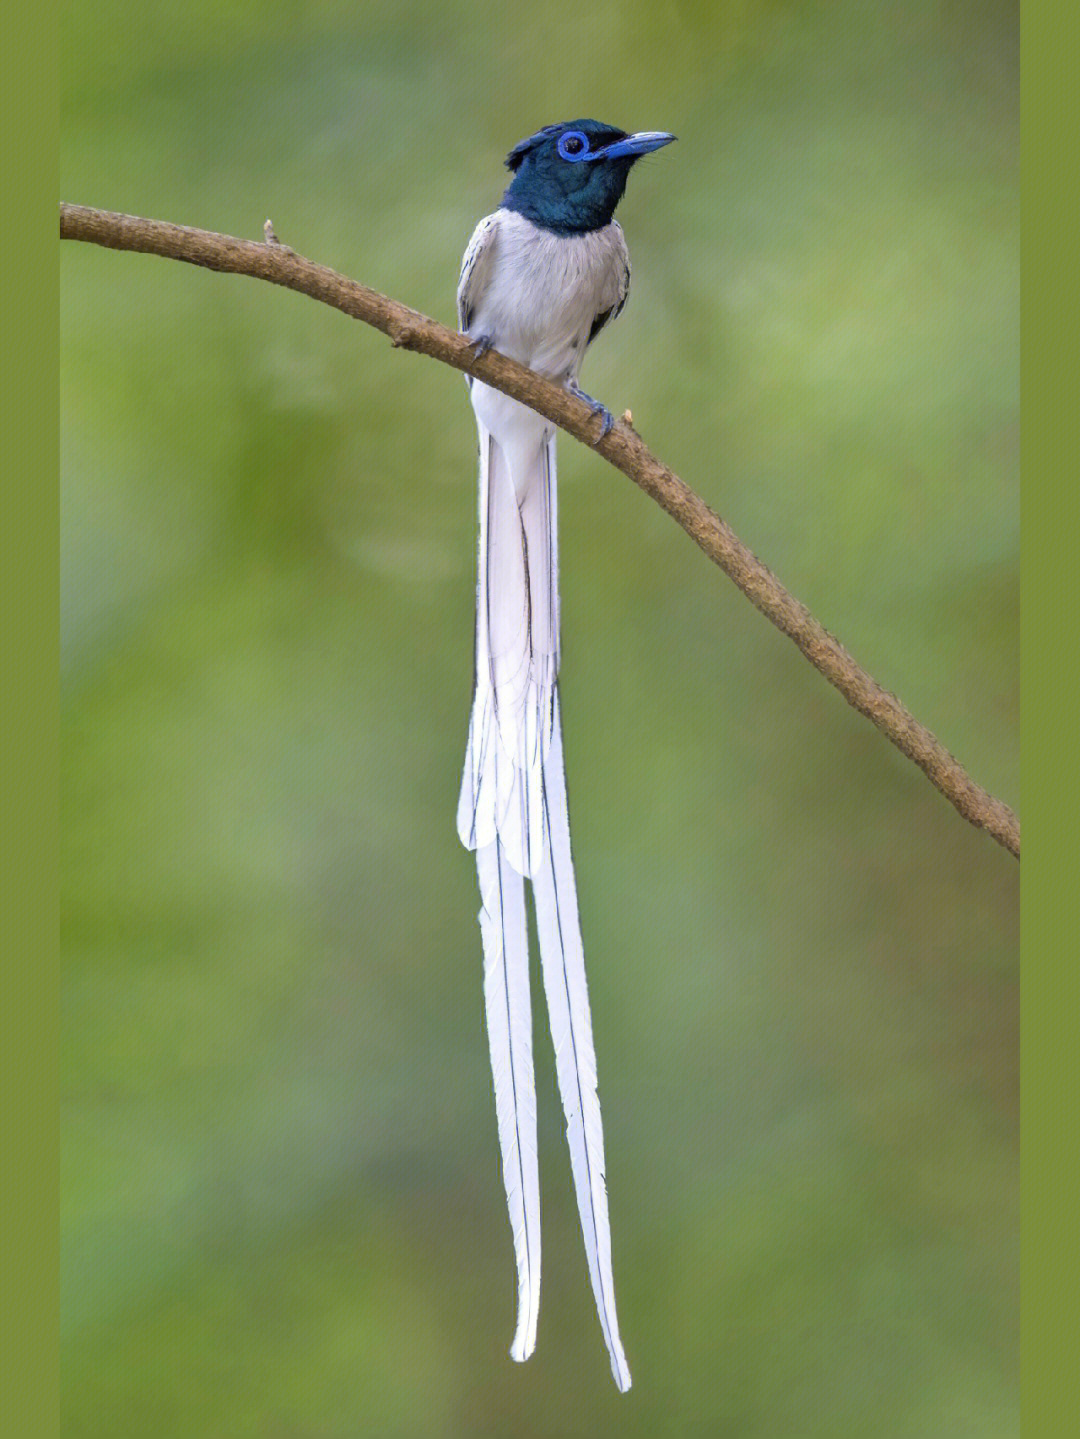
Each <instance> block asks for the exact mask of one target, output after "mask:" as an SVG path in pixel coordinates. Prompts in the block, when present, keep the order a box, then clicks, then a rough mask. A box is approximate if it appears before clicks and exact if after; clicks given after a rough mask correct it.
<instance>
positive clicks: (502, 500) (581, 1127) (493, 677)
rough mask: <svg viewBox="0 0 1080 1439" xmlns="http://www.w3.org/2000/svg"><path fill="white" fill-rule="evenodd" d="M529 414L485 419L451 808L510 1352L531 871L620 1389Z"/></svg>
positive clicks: (525, 1287)
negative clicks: (474, 972)
mask: <svg viewBox="0 0 1080 1439" xmlns="http://www.w3.org/2000/svg"><path fill="white" fill-rule="evenodd" d="M475 390H476V387H475V386H474V407H475V405H476V394H475ZM520 408H521V407H516V409H520ZM515 413H516V411H515ZM521 413H522V416H525V419H524V420H521V421H520V423H519V425H518V428H517V429H516V430H515V429H514V428H513V426H508V427H507V429H506V432H505V433H504V432H503V431H502V430H501V431H500V434H502V436H503V439H504V441H505V442H506V444H505V447H504V445H501V444H500V443H499V442H498V441H497V440H496V439H495V438H494V436H493V435H492V434H491V433H490V432H489V431H488V430H487V429H486V428H485V426H484V424H483V422H482V421H480V420H479V419H478V428H479V433H480V538H479V553H478V561H479V563H478V582H477V596H476V598H477V614H476V686H475V694H474V698H473V709H472V716H471V719H470V723H469V742H468V749H467V752H466V759H465V772H464V775H463V776H462V782H461V795H460V799H459V801H458V814H457V823H458V833H459V834H460V836H461V839H462V842H463V843H464V844H465V845H466V846H467V847H468V848H469V849H475V850H476V862H477V869H478V873H479V877H480V889H481V895H482V898H483V908H482V910H481V913H480V924H481V928H482V931H483V941H484V992H485V999H486V1006H487V1020H488V1035H489V1040H490V1044H491V1060H492V1069H493V1072H494V1076H495V1094H496V1106H497V1109H498V1119H499V1140H500V1145H501V1148H502V1157H503V1179H504V1182H505V1186H506V1197H507V1204H508V1206H509V1209H510V1220H511V1225H512V1228H513V1231H514V1248H515V1254H516V1257H517V1267H518V1328H517V1333H516V1334H515V1336H514V1344H513V1347H512V1349H511V1351H510V1352H511V1354H512V1355H513V1357H514V1358H515V1359H525V1358H527V1357H528V1355H529V1354H530V1353H531V1352H532V1349H533V1345H534V1343H535V1338H536V1315H537V1306H538V1304H539V1295H540V1201H539V1181H538V1177H537V1163H536V1096H535V1089H534V1082H533V1072H532V1053H531V1031H530V1022H529V976H528V953H527V931H526V923H525V899H524V888H525V885H524V881H525V880H526V879H531V880H532V884H533V899H534V903H535V908H536V921H537V932H538V935H539V940H540V958H541V965H542V970H543V978H544V989H545V992H546V994H547V1003H548V1014H549V1017H550V1020H551V1032H552V1038H553V1040H554V1044H555V1061H556V1072H557V1076H558V1082H559V1092H560V1094H561V1097H562V1103H563V1109H564V1111H565V1114H566V1133H567V1140H568V1143H569V1146H570V1157H571V1164H572V1167H573V1173H574V1186H575V1189H576V1192H577V1201H578V1210H579V1212H580V1215H581V1225H582V1229H583V1232H584V1236H585V1251H586V1255H587V1258H588V1264H589V1274H590V1277H591V1280H592V1287H593V1293H594V1295H595V1298H596V1307H597V1311H598V1313H599V1316H600V1324H601V1327H602V1329H603V1333H604V1340H605V1342H606V1344H607V1347H608V1352H609V1354H610V1357H611V1368H612V1373H613V1374H614V1376H615V1382H616V1384H617V1385H618V1387H619V1388H620V1389H621V1390H626V1389H629V1387H630V1371H629V1369H628V1368H627V1365H626V1358H625V1356H624V1354H623V1350H622V1343H621V1340H620V1338H619V1326H618V1320H617V1317H616V1313H615V1286H614V1281H613V1278H612V1272H611V1235H610V1230H609V1226H608V1210H607V1191H606V1189H605V1184H604V1136H603V1128H602V1125H601V1121H600V1103H599V1100H598V1098H597V1094H596V1054H595V1051H594V1049H593V1038H592V1021H591V1018H590V1014H589V996H588V988H587V986H586V982H585V956H584V950H583V946H582V940H581V926H580V922H579V919H578V907H577V889H576V885H575V882H574V868H573V862H572V859H571V855H570V827H569V820H568V817H567V807H566V779H565V775H564V772H563V758H562V732H561V722H560V718H559V698H558V688H557V676H558V669H559V599H558V539H557V533H558V531H557V515H556V504H557V499H556V483H555V439H554V435H550V436H549V435H547V433H546V430H545V429H544V428H543V426H542V424H540V425H539V428H538V427H537V425H538V422H537V420H536V417H535V416H530V415H529V413H528V412H526V411H524V410H522V411H521Z"/></svg>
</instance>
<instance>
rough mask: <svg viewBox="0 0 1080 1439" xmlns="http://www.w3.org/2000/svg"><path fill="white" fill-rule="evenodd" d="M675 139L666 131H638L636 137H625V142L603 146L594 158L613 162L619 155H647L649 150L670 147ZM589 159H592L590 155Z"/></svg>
mask: <svg viewBox="0 0 1080 1439" xmlns="http://www.w3.org/2000/svg"><path fill="white" fill-rule="evenodd" d="M675 138H676V137H675V136H674V135H669V134H668V133H667V131H666V130H639V131H638V133H637V134H636V135H627V137H626V139H625V140H616V141H615V143H614V145H605V146H604V148H603V149H602V150H597V151H596V154H595V158H597V159H599V158H600V157H601V156H603V158H604V159H605V160H615V159H617V158H618V157H619V156H620V155H635V156H636V155H648V154H649V152H650V151H651V150H659V149H661V148H662V147H663V146H664V145H670V144H671V142H672V140H674V139H675ZM589 158H590V159H593V158H594V157H593V156H592V155H590V156H589Z"/></svg>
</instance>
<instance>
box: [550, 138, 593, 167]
mask: <svg viewBox="0 0 1080 1439" xmlns="http://www.w3.org/2000/svg"><path fill="white" fill-rule="evenodd" d="M558 150H559V156H560V158H561V159H563V160H569V161H570V163H571V164H572V165H575V164H577V163H578V161H579V160H592V159H593V158H594V156H592V155H590V153H589V138H588V136H587V135H583V134H582V133H581V131H580V130H567V131H566V132H565V134H562V135H560V136H559V144H558Z"/></svg>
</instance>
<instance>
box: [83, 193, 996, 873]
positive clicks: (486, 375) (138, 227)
mask: <svg viewBox="0 0 1080 1439" xmlns="http://www.w3.org/2000/svg"><path fill="white" fill-rule="evenodd" d="M60 235H61V238H62V239H65V240H87V241H89V242H91V243H92V244H95V245H104V246H105V247H106V248H107V249H112V250H137V251H140V252H142V253H143V254H150V255H161V256H163V257H165V258H166V259H172V260H184V261H186V262H187V263H188V264H191V265H201V266H203V267H204V268H206V269H208V270H221V271H225V272H227V273H229V274H236V275H251V276H253V277H254V278H255V279H259V280H269V281H270V282H271V284H274V285H284V286H285V287H286V288H287V289H290V290H297V291H299V292H300V293H301V294H303V295H308V296H310V297H311V299H313V300H320V301H322V303H323V304H325V305H331V306H333V307H334V309H337V310H341V311H343V312H344V313H345V314H346V315H351V316H352V317H353V319H356V320H362V321H363V322H364V323H365V324H367V325H373V326H374V327H375V329H377V330H381V331H382V333H383V334H384V335H387V336H388V337H389V339H390V341H391V343H392V344H393V345H395V346H396V347H398V348H400V349H405V350H416V351H418V352H419V353H420V354H423V355H430V356H431V358H432V359H435V360H441V361H442V362H443V363H444V364H447V365H452V366H453V367H454V368H455V369H457V370H463V371H464V372H465V373H466V374H469V375H475V376H476V378H477V379H479V380H483V381H484V383H485V384H488V385H492V386H494V388H495V389H497V390H502V391H503V392H504V393H505V394H507V395H511V396H513V398H514V399H516V400H520V401H521V402H522V403H523V404H526V405H528V406H530V408H532V409H534V410H536V411H538V412H539V413H540V414H541V415H543V416H544V417H545V418H546V419H548V420H551V421H552V423H553V424H556V425H558V426H559V428H560V429H563V430H565V431H566V432H567V433H568V434H570V435H573V437H574V438H575V439H576V440H580V441H581V442H582V443H583V444H588V445H591V444H592V442H593V440H594V438H595V436H596V433H597V430H598V428H599V423H600V422H599V420H598V417H597V416H596V415H595V414H594V413H593V411H592V410H591V409H590V408H589V406H588V405H587V404H586V403H585V401H584V400H581V399H579V398H577V396H575V395H572V394H570V393H569V391H567V390H564V389H562V388H561V387H560V386H558V385H555V384H552V383H551V382H549V381H548V380H544V379H542V378H541V377H540V376H539V375H537V374H534V373H533V371H532V370H528V369H526V368H525V367H524V366H523V365H519V364H518V363H517V362H516V361H514V360H511V359H508V358H507V357H506V356H505V355H500V354H499V353H498V352H497V351H494V350H490V351H488V353H487V354H485V355H483V356H481V357H480V358H477V357H476V355H475V354H474V352H473V350H472V347H471V346H470V343H469V341H468V340H467V339H466V338H465V337H464V336H462V335H460V334H457V333H456V332H455V331H453V330H448V329H447V328H446V327H445V326H444V325H440V324H438V323H437V322H436V321H435V320H431V319H429V318H428V317H427V316H426V315H422V314H420V313H419V312H418V311H417V310H410V309H409V308H408V307H407V306H405V305H402V304H399V303H398V302H397V301H396V300H391V299H389V298H388V297H387V296H386V295H380V294H379V293H378V292H377V291H375V290H369V289H368V288H367V286H365V285H360V284H357V282H356V281H355V280H349V279H346V278H345V276H343V275H339V274H337V273H336V272H335V271H333V270H329V269H327V268H326V267H325V266H323V265H316V264H313V263H312V262H311V261H310V260H306V259H305V258H304V257H303V256H302V255H298V254H296V253H295V252H294V251H293V250H291V249H289V248H288V247H287V246H285V245H282V244H280V243H279V242H278V241H277V237H276V236H275V235H274V232H273V227H272V226H269V228H268V229H267V230H266V236H267V238H266V241H265V242H259V241H254V240H237V239H234V238H233V237H232V236H230V235H218V234H214V233H213V232H212V231H208V230H194V229H190V228H188V227H187V226H184V225H169V224H166V223H165V222H163V221H161V220H143V219H139V218H137V217H136V216H133V215H117V214H113V213H111V212H109V211H106V210H94V209H90V208H88V207H86V206H83V205H61V207H60ZM595 449H596V451H597V453H598V454H600V455H602V456H603V458H604V459H605V460H607V461H608V463H609V464H612V465H614V466H615V468H616V469H617V470H621V471H622V472H623V474H624V475H627V476H628V477H629V478H630V479H631V480H633V481H634V483H635V484H636V485H638V486H640V488H641V489H643V490H644V491H645V493H646V494H647V495H651V496H652V498H653V499H654V500H655V501H656V502H657V504H658V505H660V506H661V507H662V508H663V509H665V510H666V511H667V512H668V514H669V515H671V517H672V518H673V519H674V520H675V521H676V523H677V524H679V525H681V526H682V528H683V529H684V530H685V531H686V533H687V534H688V535H689V536H690V538H691V539H692V540H693V541H694V543H695V544H696V545H697V546H698V547H699V548H700V549H702V550H704V552H705V553H706V554H707V555H708V557H709V558H710V559H711V560H712V561H713V562H714V563H715V564H717V565H719V566H720V568H721V569H722V570H723V571H724V573H725V574H726V575H727V576H728V578H729V579H730V580H732V581H733V582H734V583H735V584H736V585H737V586H738V587H739V589H740V590H742V592H743V594H744V595H745V596H746V597H747V599H748V600H749V601H750V602H751V604H753V605H755V606H756V608H757V609H759V610H760V611H761V613H762V614H763V615H764V616H765V617H766V619H768V620H771V621H772V623H773V624H774V625H775V626H776V627H777V629H779V630H781V631H782V632H783V633H784V634H785V635H787V636H788V638H789V639H791V640H793V641H794V643H795V644H796V645H798V647H799V649H800V650H801V651H802V652H803V654H804V655H805V656H806V658H807V659H808V660H809V661H810V663H811V664H812V665H813V666H814V668H815V669H816V670H818V671H820V673H821V674H823V675H824V676H825V678H826V679H827V680H828V681H829V683H830V684H831V685H833V686H834V687H835V688H836V689H838V690H839V691H840V693H841V694H842V695H843V697H844V698H845V699H846V700H847V702H848V704H850V705H852V706H853V707H854V708H855V709H857V710H858V711H859V712H860V714H864V715H865V716H866V717H867V719H869V720H870V721H871V722H872V723H873V724H875V725H876V726H877V728H878V729H879V730H881V732H882V734H884V735H885V736H886V737H887V738H888V739H890V740H891V741H892V743H893V744H894V745H895V746H896V747H897V749H899V750H900V751H901V753H902V754H905V755H907V757H908V759H910V760H912V761H913V762H914V763H915V764H917V765H918V766H919V768H920V769H921V770H922V771H923V773H924V774H925V775H926V776H927V778H928V779H929V780H930V782H931V784H933V785H934V786H935V787H936V788H937V789H939V790H940V791H941V793H942V794H943V795H944V796H945V798H946V799H947V800H948V801H949V802H950V804H952V805H953V806H954V807H955V808H956V809H957V810H958V811H959V813H960V814H961V815H963V817H964V818H965V819H966V820H967V821H968V822H969V823H970V824H973V825H975V826H976V827H977V828H978V829H983V830H985V831H986V832H987V834H989V835H992V836H993V838H994V839H996V840H997V842H998V843H999V844H1001V845H1004V847H1005V848H1006V849H1007V850H1008V851H1009V852H1010V853H1011V854H1014V855H1016V856H1017V857H1019V854H1020V826H1019V822H1018V820H1017V818H1016V815H1015V814H1014V813H1013V811H1012V810H1011V809H1009V807H1008V806H1007V805H1005V804H1003V803H1002V802H1001V800H999V799H995V798H994V796H993V795H991V794H988V793H987V791H986V790H984V789H982V788H980V786H979V785H977V784H976V783H975V782H974V781H973V780H972V779H971V777H970V776H969V775H968V773H967V771H966V770H965V769H964V767H963V766H962V765H961V764H960V763H959V762H958V761H957V760H955V759H954V758H953V756H952V755H951V754H949V752H948V751H947V750H946V749H945V748H944V746H943V745H941V744H940V743H939V742H938V740H937V739H936V738H935V737H934V735H933V734H931V732H930V731H929V730H928V729H927V728H926V727H925V725H922V724H920V723H919V721H918V720H917V719H915V717H914V716H913V715H912V714H910V713H909V711H908V710H907V709H905V708H904V706H903V705H902V704H901V703H900V701H899V700H898V699H897V698H896V697H895V695H891V694H889V692H888V691H887V690H885V689H883V688H882V687H881V685H879V684H878V683H877V681H876V680H874V679H872V678H871V676H870V675H868V674H867V673H866V671H865V670H864V669H862V668H861V666H859V665H858V664H856V662H855V660H854V659H852V657H851V655H849V654H848V652H847V650H845V649H844V647H843V645H841V644H840V642H839V641H838V640H836V639H834V638H833V636H832V635H831V634H829V632H828V630H826V629H825V627H824V626H823V625H822V624H820V623H819V622H818V621H817V620H816V619H815V618H814V616H813V615H812V614H811V613H810V611H809V610H808V609H807V608H806V607H805V605H802V604H800V603H799V601H798V600H797V599H795V597H794V596H793V595H791V594H789V593H788V591H787V590H786V589H785V588H784V587H783V585H782V584H781V583H780V581H779V580H778V579H777V578H776V576H775V575H773V574H772V573H771V571H770V570H768V569H767V568H766V567H765V565H763V564H762V563H761V561H760V560H759V559H758V558H757V557H756V556H755V555H754V554H752V553H751V551H750V550H748V549H747V547H746V546H745V545H744V544H743V543H742V541H741V540H740V539H739V538H738V536H737V535H736V534H735V533H734V531H733V530H732V529H731V528H730V526H729V525H727V524H725V522H724V521H723V520H722V519H720V517H719V516H718V515H716V514H714V513H713V511H712V510H710V509H709V507H708V506H707V505H706V504H705V502H704V500H702V499H701V498H700V497H699V496H698V495H696V494H695V493H694V492H693V490H691V489H690V488H689V486H688V485H686V484H684V482H683V481H682V480H680V479H679V477H678V475H676V474H674V473H673V472H672V471H671V470H670V469H668V467H667V465H665V464H663V463H662V461H660V460H658V459H657V458H656V456H655V455H653V454H652V453H651V451H650V450H649V449H648V448H647V447H646V446H645V444H644V443H643V442H642V440H641V439H640V437H639V436H638V435H637V433H636V432H635V431H634V429H633V428H632V426H631V425H630V423H629V422H628V419H627V418H624V419H623V421H621V422H619V423H617V424H616V425H615V427H614V429H613V430H612V431H611V433H610V434H608V435H607V436H606V437H605V438H604V439H602V440H600V442H599V443H598V444H596V445H595Z"/></svg>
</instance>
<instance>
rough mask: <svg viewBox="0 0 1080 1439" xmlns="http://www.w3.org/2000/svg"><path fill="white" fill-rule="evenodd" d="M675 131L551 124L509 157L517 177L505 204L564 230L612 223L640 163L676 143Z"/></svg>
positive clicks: (575, 231) (565, 232)
mask: <svg viewBox="0 0 1080 1439" xmlns="http://www.w3.org/2000/svg"><path fill="white" fill-rule="evenodd" d="M674 138H675V136H674V135H668V134H667V133H665V132H661V131H656V130H648V131H641V132H639V133H637V134H633V135H631V134H628V133H627V131H625V130H619V129H617V128H616V127H615V126H614V125H603V124H601V123H600V121H599V120H568V121H566V122H565V123H564V124H562V125H547V126H545V127H544V129H543V130H538V131H537V132H536V134H535V135H530V136H529V138H528V139H527V140H522V141H521V142H520V143H519V144H517V145H515V146H514V148H513V149H512V150H511V151H510V153H509V155H507V157H506V163H507V166H508V167H509V168H510V169H511V170H513V172H514V178H513V180H511V182H510V184H509V186H508V187H507V190H506V193H505V195H504V196H503V199H502V203H503V208H504V209H506V210H516V211H517V213H518V214H520V215H524V216H525V218H526V219H527V220H532V222H533V223H534V224H536V225H540V226H541V227H542V228H543V229H545V230H553V231H554V232H555V233H556V234H558V235H581V234H585V233H587V232H588V231H589V230H599V229H602V228H603V227H604V226H605V225H607V224H610V222H611V219H612V217H613V216H614V214H615V207H616V206H617V205H618V203H619V201H620V200H621V199H622V197H623V191H624V190H625V189H626V181H627V177H628V176H629V174H630V170H631V168H632V167H633V165H634V162H635V161H636V160H638V159H640V158H641V156H642V155H646V154H648V153H649V152H650V151H651V150H659V149H660V147H661V146H662V145H667V144H670V142H671V141H672V140H674Z"/></svg>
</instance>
